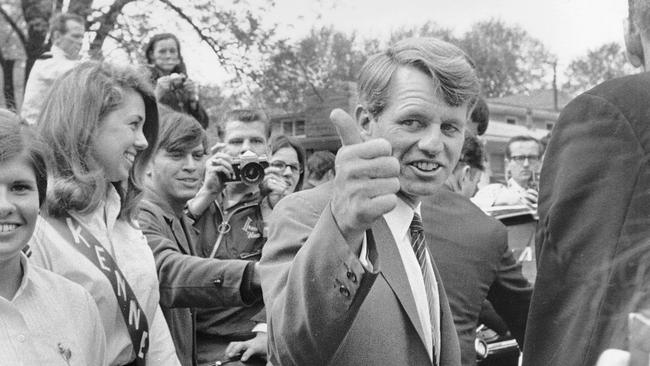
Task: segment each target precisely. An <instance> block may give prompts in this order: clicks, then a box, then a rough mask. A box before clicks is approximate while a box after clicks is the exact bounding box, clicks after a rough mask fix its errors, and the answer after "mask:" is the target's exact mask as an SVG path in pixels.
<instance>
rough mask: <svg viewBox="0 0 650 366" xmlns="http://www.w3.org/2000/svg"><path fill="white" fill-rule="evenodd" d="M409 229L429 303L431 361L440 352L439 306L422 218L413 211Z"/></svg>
mask: <svg viewBox="0 0 650 366" xmlns="http://www.w3.org/2000/svg"><path fill="white" fill-rule="evenodd" d="M409 229H410V231H411V247H412V248H413V252H415V257H416V258H417V259H418V263H419V264H420V270H421V271H422V279H423V280H424V287H425V289H426V292H427V301H428V303H429V316H430V320H431V332H432V339H433V363H434V365H436V364H437V362H436V359H437V357H436V354H438V352H440V336H439V335H440V332H439V329H436V328H438V327H439V319H440V318H439V316H436V311H437V309H438V307H439V306H436V303H437V302H436V299H437V292H436V293H434V290H433V286H434V285H433V283H434V278H433V276H434V274H433V271H431V267H429V266H427V251H426V247H427V242H426V240H425V238H424V232H423V229H422V219H421V218H420V215H419V214H418V213H417V212H415V213H414V216H413V221H412V222H411V226H410V227H409Z"/></svg>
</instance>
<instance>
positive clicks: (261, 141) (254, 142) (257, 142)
mask: <svg viewBox="0 0 650 366" xmlns="http://www.w3.org/2000/svg"><path fill="white" fill-rule="evenodd" d="M251 143H253V144H257V145H261V144H263V143H264V140H262V139H252V140H251Z"/></svg>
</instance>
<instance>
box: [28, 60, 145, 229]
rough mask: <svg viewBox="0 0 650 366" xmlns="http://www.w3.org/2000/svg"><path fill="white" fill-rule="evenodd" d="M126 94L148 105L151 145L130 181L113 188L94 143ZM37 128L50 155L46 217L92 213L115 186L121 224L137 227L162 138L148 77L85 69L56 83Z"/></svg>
mask: <svg viewBox="0 0 650 366" xmlns="http://www.w3.org/2000/svg"><path fill="white" fill-rule="evenodd" d="M127 91H135V92H137V93H138V94H139V95H140V96H141V97H142V99H143V101H144V105H145V121H144V125H143V133H144V136H145V138H146V139H147V142H148V144H149V145H148V146H147V148H146V149H144V150H141V151H138V153H137V155H136V157H135V161H134V163H133V166H132V167H131V170H130V172H129V177H128V179H127V180H126V181H122V182H108V181H107V180H106V176H105V172H104V170H103V168H102V166H101V165H100V164H99V163H98V162H97V160H96V159H95V157H94V156H93V151H94V148H95V147H94V138H95V136H96V134H97V131H98V129H99V127H100V126H101V124H102V123H103V121H104V118H105V117H106V116H107V115H108V114H109V113H110V112H112V111H114V110H116V109H118V108H120V107H121V106H122V103H123V101H124V97H125V93H126V92H127ZM38 126H39V132H40V135H41V137H42V138H43V140H44V141H47V143H48V144H49V146H50V149H51V152H50V154H49V155H50V160H51V163H50V167H51V179H50V184H49V187H48V194H47V202H46V212H47V214H49V215H51V216H54V217H61V216H62V215H64V214H65V213H66V212H67V211H70V210H72V211H77V212H79V213H82V214H85V213H88V212H91V211H93V210H95V209H96V208H97V207H98V205H99V204H100V203H101V202H102V201H103V200H105V199H106V195H107V188H108V183H112V184H113V186H114V187H115V189H116V190H117V192H118V194H119V196H120V199H121V208H120V214H119V218H121V219H125V220H127V221H129V222H130V223H132V222H133V220H134V219H135V215H136V206H137V203H138V201H139V199H140V197H141V194H142V179H143V174H144V171H145V167H146V165H147V164H148V162H149V160H150V159H151V155H152V151H153V149H154V148H155V146H156V142H157V138H158V108H157V106H156V99H155V97H154V94H153V89H152V87H151V84H150V83H149V81H148V80H147V78H146V73H142V72H139V71H138V70H136V69H134V68H131V67H117V66H114V65H111V64H108V63H103V62H86V63H82V64H81V65H79V66H77V67H75V68H74V69H72V70H70V71H68V72H67V73H65V74H64V75H63V76H62V77H61V78H59V79H58V80H56V81H55V83H54V85H53V86H52V89H51V90H50V93H49V95H48V97H47V99H46V101H45V106H44V109H43V111H42V113H41V115H40V117H39V120H38Z"/></svg>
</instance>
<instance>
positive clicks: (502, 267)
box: [487, 228, 533, 347]
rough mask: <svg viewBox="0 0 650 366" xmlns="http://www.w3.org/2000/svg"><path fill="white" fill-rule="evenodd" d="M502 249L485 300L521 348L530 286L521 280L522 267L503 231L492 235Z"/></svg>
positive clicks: (526, 281)
mask: <svg viewBox="0 0 650 366" xmlns="http://www.w3.org/2000/svg"><path fill="white" fill-rule="evenodd" d="M494 236H495V240H499V241H500V242H501V243H502V245H501V248H503V251H502V254H501V260H500V262H499V267H498V268H497V275H496V278H495V282H494V283H493V284H492V286H491V287H490V291H489V292H488V296H487V299H488V300H489V301H490V302H491V303H492V305H493V306H494V309H495V311H496V312H497V314H499V316H500V317H501V318H502V319H503V320H504V321H505V322H506V324H507V325H508V329H509V330H510V332H511V333H512V335H513V336H514V337H515V339H516V340H517V343H518V344H519V346H520V347H523V345H524V334H525V332H526V319H527V317H528V308H529V306H530V298H531V295H532V293H533V287H532V285H531V284H530V282H528V280H527V279H526V278H525V277H524V275H523V273H522V269H521V264H520V263H517V261H516V260H515V258H514V255H513V253H512V251H511V250H510V248H509V247H508V244H507V232H506V230H505V229H503V230H501V228H500V229H499V230H498V232H496V233H494Z"/></svg>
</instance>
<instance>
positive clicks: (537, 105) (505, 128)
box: [270, 82, 571, 184]
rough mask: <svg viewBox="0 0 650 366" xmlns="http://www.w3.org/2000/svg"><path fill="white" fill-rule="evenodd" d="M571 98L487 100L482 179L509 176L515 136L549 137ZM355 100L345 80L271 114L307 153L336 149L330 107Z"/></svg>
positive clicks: (275, 125)
mask: <svg viewBox="0 0 650 366" xmlns="http://www.w3.org/2000/svg"><path fill="white" fill-rule="evenodd" d="M570 100H571V97H570V96H569V95H568V94H566V93H562V92H558V93H557V94H555V93H554V92H553V90H539V91H534V92H531V93H529V94H517V95H511V96H507V97H502V98H492V99H488V100H487V104H488V107H489V109H490V123H489V125H488V129H487V131H486V132H485V134H484V135H483V136H482V137H481V138H482V139H483V141H484V142H485V147H486V152H487V155H488V169H487V172H486V173H487V174H484V178H483V179H484V181H483V183H484V184H487V183H490V182H503V181H504V180H505V179H504V178H505V174H504V166H505V164H504V158H505V151H506V145H507V142H508V140H509V139H510V138H511V137H514V136H517V135H530V136H533V137H535V138H537V139H541V138H542V137H544V136H546V135H547V134H548V133H549V132H550V130H551V129H552V128H553V126H554V125H555V123H556V122H557V120H558V117H559V115H560V111H561V110H562V108H563V107H564V106H565V105H566V104H567V103H568V102H569V101H570ZM356 104H357V94H356V84H355V83H353V82H345V83H341V84H340V85H339V86H338V87H337V88H336V89H331V90H325V91H322V92H321V93H320V94H319V95H315V94H312V95H308V96H307V97H306V108H305V110H304V111H302V112H299V113H291V114H277V115H274V116H271V117H270V120H271V134H272V135H274V134H285V135H288V136H293V137H295V138H296V139H297V140H298V141H300V142H301V143H302V145H303V146H304V147H305V149H306V150H307V153H308V154H310V153H312V152H314V151H317V150H330V151H332V152H334V153H336V151H337V150H338V149H339V147H340V146H341V142H340V140H339V137H338V134H337V133H336V129H335V128H334V126H333V125H332V123H331V122H330V120H329V115H330V112H331V111H332V109H334V108H342V109H344V110H346V111H348V112H349V113H353V112H354V108H355V106H356Z"/></svg>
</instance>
